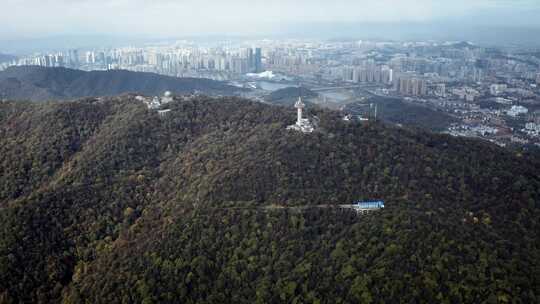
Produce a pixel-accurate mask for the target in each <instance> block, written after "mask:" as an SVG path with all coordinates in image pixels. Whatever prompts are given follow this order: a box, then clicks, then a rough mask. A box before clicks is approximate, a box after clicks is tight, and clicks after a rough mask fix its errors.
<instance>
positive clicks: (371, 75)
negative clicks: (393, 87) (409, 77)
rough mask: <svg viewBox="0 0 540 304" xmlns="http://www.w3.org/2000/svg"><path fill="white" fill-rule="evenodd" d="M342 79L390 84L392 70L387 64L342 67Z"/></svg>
mask: <svg viewBox="0 0 540 304" xmlns="http://www.w3.org/2000/svg"><path fill="white" fill-rule="evenodd" d="M342 73H343V80H344V81H348V82H354V83H381V84H390V83H392V80H393V70H392V69H391V68H389V67H388V66H369V67H344V68H343V70H342Z"/></svg>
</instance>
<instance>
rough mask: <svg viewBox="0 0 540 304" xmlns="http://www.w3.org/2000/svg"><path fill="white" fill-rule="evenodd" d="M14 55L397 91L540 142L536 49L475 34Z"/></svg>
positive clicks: (239, 80) (275, 83)
mask: <svg viewBox="0 0 540 304" xmlns="http://www.w3.org/2000/svg"><path fill="white" fill-rule="evenodd" d="M13 65H17V66H22V65H39V66H45V67H68V68H76V69H82V70H87V71H89V70H110V69H125V70H131V71H140V72H153V73H158V74H163V75H169V76H175V77H197V78H210V79H214V80H221V81H227V82H229V83H231V84H234V85H236V86H241V87H245V88H248V89H250V90H246V93H244V94H245V95H246V96H247V97H251V98H255V99H261V100H262V98H263V97H264V96H265V95H267V94H268V93H269V92H271V91H275V90H278V89H282V88H286V87H291V86H293V87H297V86H302V87H306V88H309V89H311V90H312V91H314V92H317V94H318V96H317V97H314V98H312V100H310V101H311V102H314V103H318V104H321V105H327V106H330V107H334V108H343V107H344V106H345V105H347V104H350V103H360V104H361V103H362V102H367V100H368V99H369V98H370V97H371V98H372V97H379V98H396V99H399V100H400V101H403V102H406V103H410V104H415V105H420V106H424V107H428V108H430V109H434V110H437V111H443V112H445V113H447V114H448V115H451V116H452V117H454V118H455V119H456V121H457V122H456V123H453V124H452V125H450V126H449V127H448V128H447V129H446V130H444V132H446V133H448V134H451V135H455V136H466V137H478V138H483V139H486V140H489V141H491V142H494V143H496V144H498V145H501V146H505V145H509V144H520V145H525V144H530V145H536V146H540V50H536V49H527V48H518V47H512V48H510V47H499V48H495V47H485V46H479V45H474V44H471V43H467V42H384V41H376V42H375V41H346V42H341V41H336V42H327V41H307V40H280V41H276V40H257V41H246V42H229V41H224V42H219V43H214V44H213V45H209V46H202V45H199V44H196V43H194V42H189V41H175V42H170V43H163V44H160V45H158V46H146V47H125V48H114V49H93V50H83V49H74V50H68V51H62V52H54V53H47V54H33V55H29V56H25V57H21V58H19V59H17V60H14V61H12V62H7V63H3V64H1V65H0V70H2V69H6V68H8V67H9V66H13ZM363 119H365V117H364V118H363Z"/></svg>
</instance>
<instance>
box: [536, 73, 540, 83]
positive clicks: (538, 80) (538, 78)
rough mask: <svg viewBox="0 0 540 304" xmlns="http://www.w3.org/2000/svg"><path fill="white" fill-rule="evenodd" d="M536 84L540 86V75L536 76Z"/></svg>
mask: <svg viewBox="0 0 540 304" xmlns="http://www.w3.org/2000/svg"><path fill="white" fill-rule="evenodd" d="M536 83H537V84H540V73H538V74H536Z"/></svg>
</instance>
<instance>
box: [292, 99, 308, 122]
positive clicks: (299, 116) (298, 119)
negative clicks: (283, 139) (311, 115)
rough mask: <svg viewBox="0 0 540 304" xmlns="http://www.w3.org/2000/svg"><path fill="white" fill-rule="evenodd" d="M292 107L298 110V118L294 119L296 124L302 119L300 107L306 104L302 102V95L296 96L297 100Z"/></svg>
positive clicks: (302, 107)
mask: <svg viewBox="0 0 540 304" xmlns="http://www.w3.org/2000/svg"><path fill="white" fill-rule="evenodd" d="M294 107H295V108H296V109H297V110H298V118H297V119H296V124H297V125H301V124H302V122H303V120H302V109H304V108H305V107H306V105H305V104H304V103H303V102H302V97H298V101H297V102H296V103H295V104H294Z"/></svg>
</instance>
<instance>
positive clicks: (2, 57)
mask: <svg viewBox="0 0 540 304" xmlns="http://www.w3.org/2000/svg"><path fill="white" fill-rule="evenodd" d="M15 59H17V57H16V56H13V55H8V54H2V53H0V63H2V62H8V61H12V60H15Z"/></svg>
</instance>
